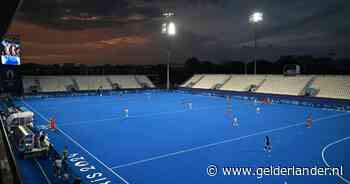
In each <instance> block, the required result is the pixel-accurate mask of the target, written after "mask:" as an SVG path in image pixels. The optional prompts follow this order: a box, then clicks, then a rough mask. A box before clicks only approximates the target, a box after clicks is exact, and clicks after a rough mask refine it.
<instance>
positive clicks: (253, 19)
mask: <svg viewBox="0 0 350 184" xmlns="http://www.w3.org/2000/svg"><path fill="white" fill-rule="evenodd" d="M263 16H264V15H263V13H261V12H254V13H253V14H252V15H250V17H249V22H250V23H252V24H253V39H254V58H253V59H254V74H255V75H256V53H257V52H256V51H257V43H256V24H258V23H259V22H261V21H263Z"/></svg>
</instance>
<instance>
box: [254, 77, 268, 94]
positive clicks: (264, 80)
mask: <svg viewBox="0 0 350 184" xmlns="http://www.w3.org/2000/svg"><path fill="white" fill-rule="evenodd" d="M266 81H267V78H266V77H265V78H264V79H263V80H262V81H261V82H260V83H259V84H258V85H256V89H255V91H257V90H259V88H260V87H261V86H262V85H264V83H265V82H266Z"/></svg>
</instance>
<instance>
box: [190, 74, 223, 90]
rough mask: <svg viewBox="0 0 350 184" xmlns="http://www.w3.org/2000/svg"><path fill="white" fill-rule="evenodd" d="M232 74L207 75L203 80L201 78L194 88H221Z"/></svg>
mask: <svg viewBox="0 0 350 184" xmlns="http://www.w3.org/2000/svg"><path fill="white" fill-rule="evenodd" d="M229 77H230V75H220V74H213V75H205V76H204V77H203V78H202V79H201V80H199V81H198V82H197V83H196V84H195V85H194V86H193V88H199V89H219V88H220V87H221V86H222V85H223V84H224V83H225V82H226V80H227V79H229Z"/></svg>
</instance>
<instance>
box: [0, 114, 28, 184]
mask: <svg viewBox="0 0 350 184" xmlns="http://www.w3.org/2000/svg"><path fill="white" fill-rule="evenodd" d="M0 129H1V131H0V132H1V136H2V139H3V143H4V146H5V152H6V156H7V159H8V163H9V165H10V169H11V174H12V177H13V180H12V181H13V184H22V183H23V181H22V177H21V174H20V172H19V169H18V167H17V164H16V159H15V155H14V153H13V150H12V147H11V145H10V141H9V138H8V136H7V132H6V129H5V125H4V122H3V119H2V116H1V117H0Z"/></svg>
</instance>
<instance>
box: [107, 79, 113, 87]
mask: <svg viewBox="0 0 350 184" xmlns="http://www.w3.org/2000/svg"><path fill="white" fill-rule="evenodd" d="M106 80H107V82H108V84H109V85H110V86H111V87H112V89H114V84H113V82H112V80H111V78H109V77H106Z"/></svg>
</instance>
